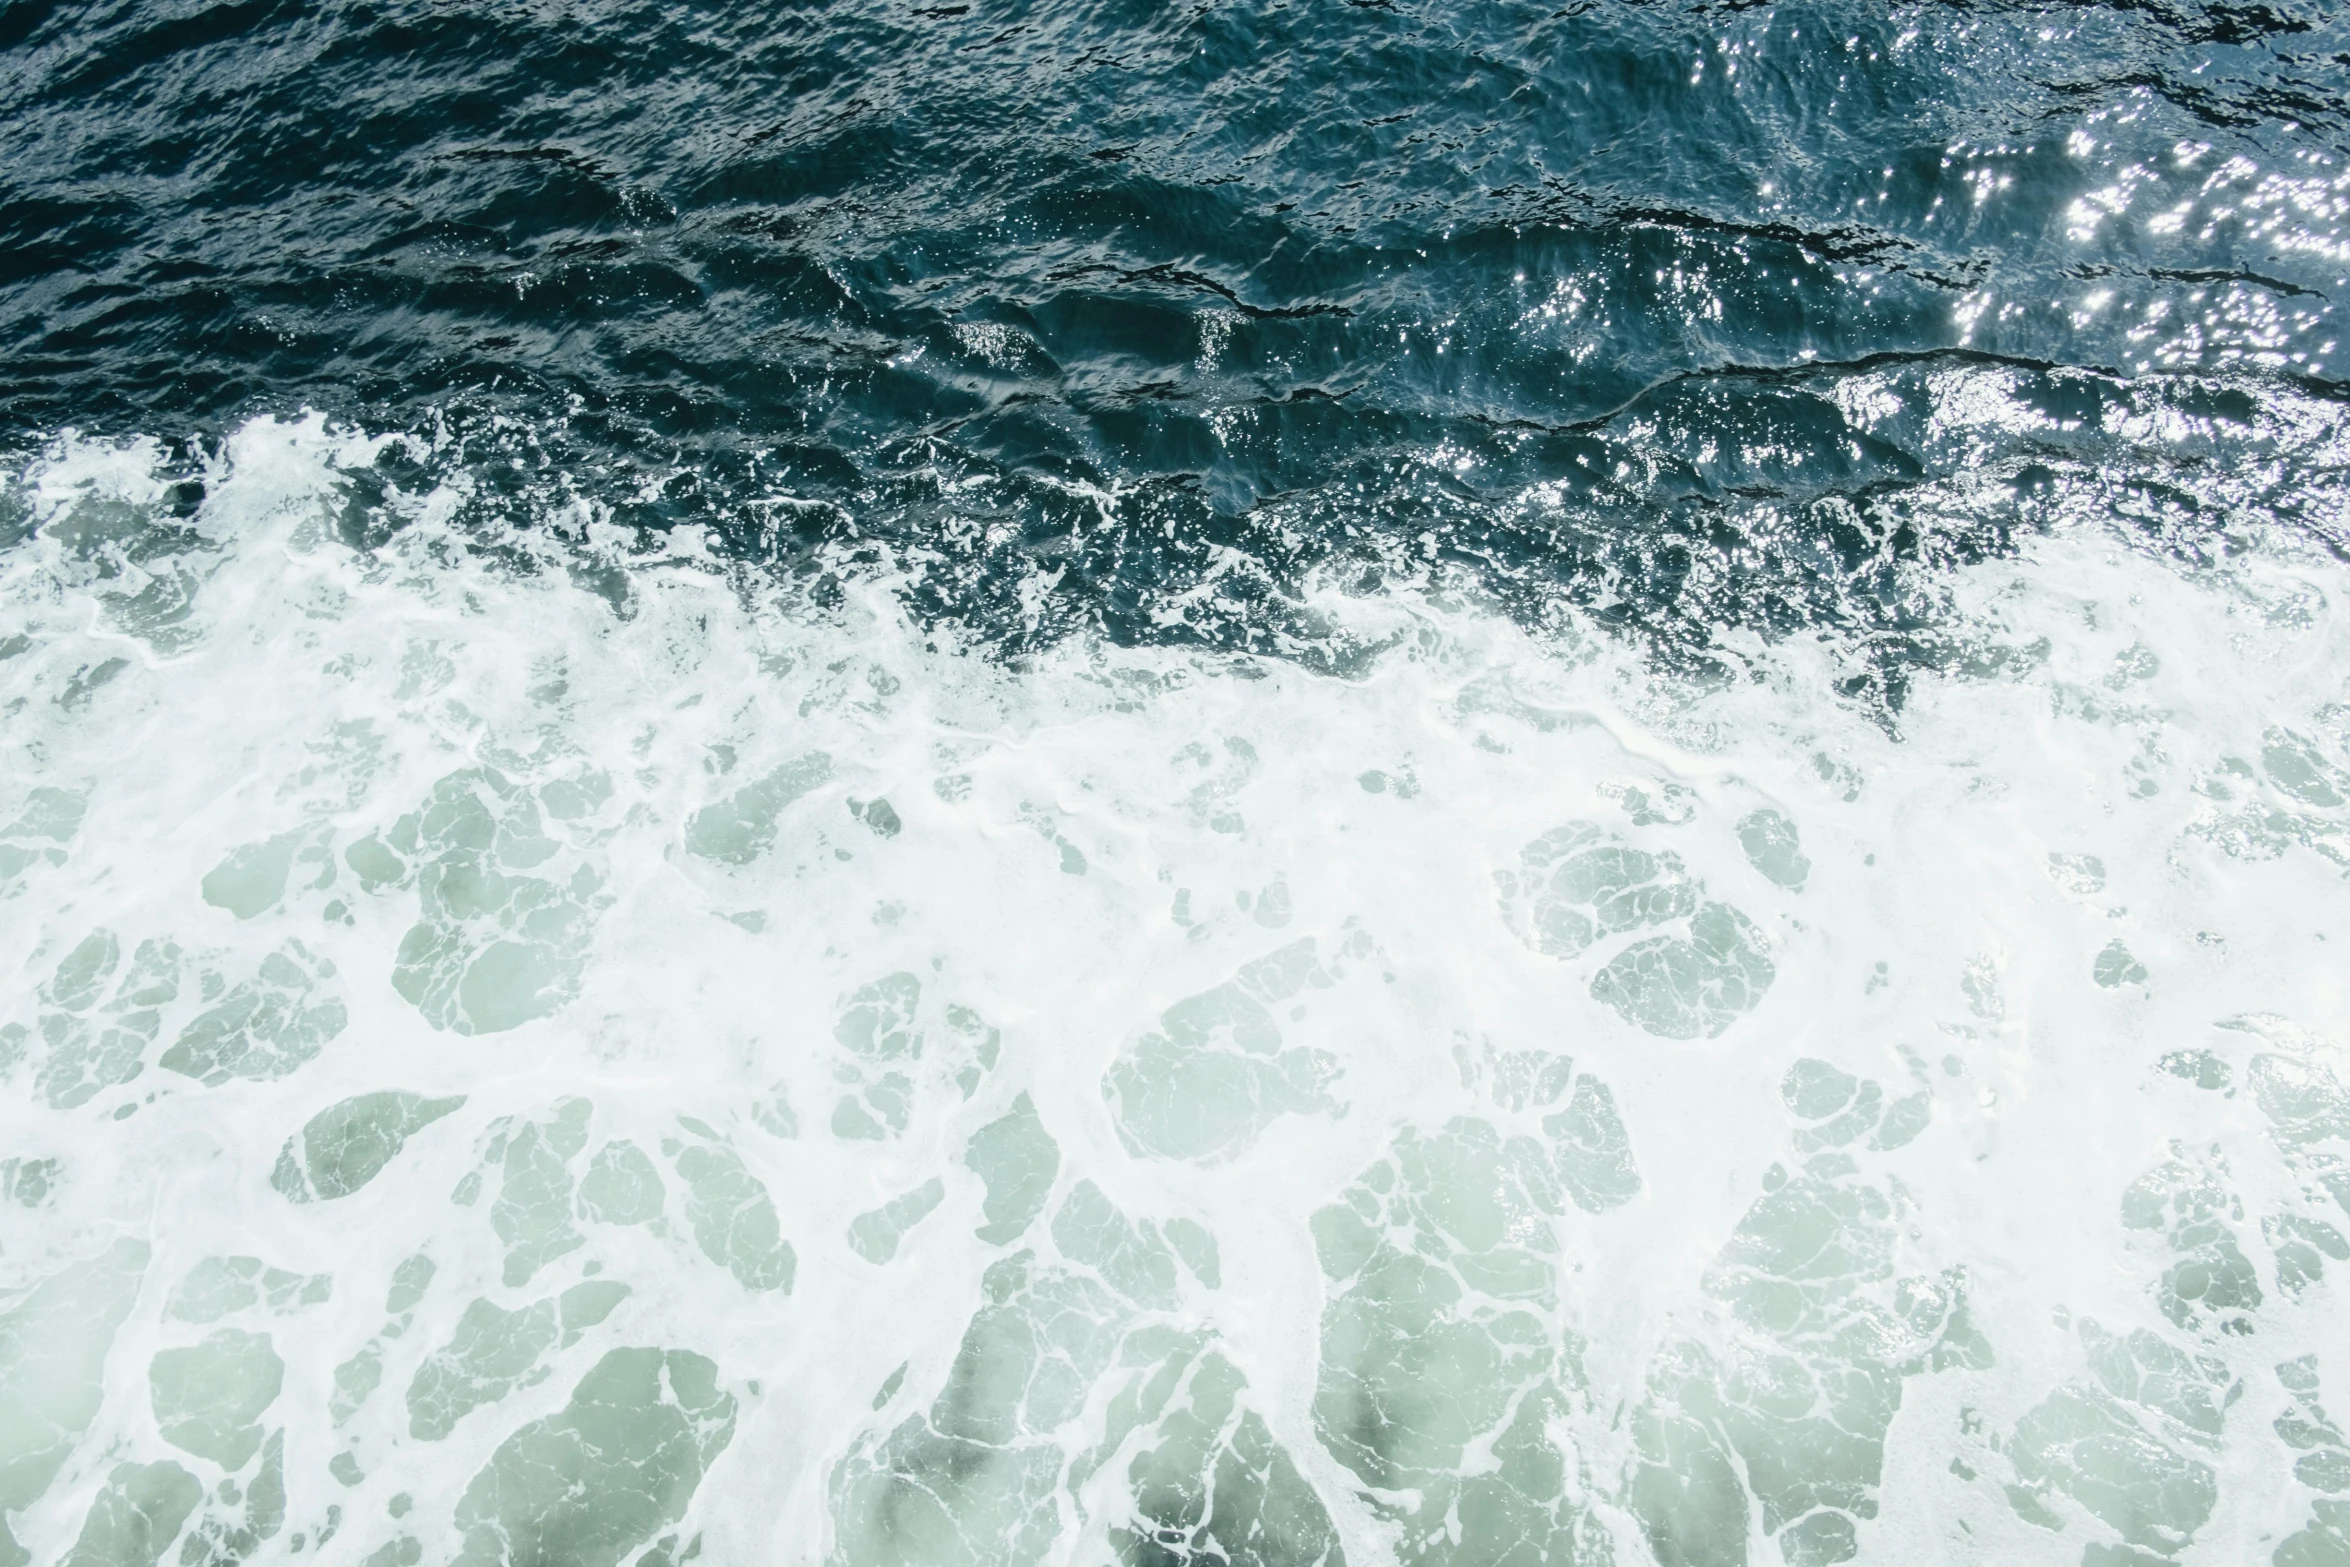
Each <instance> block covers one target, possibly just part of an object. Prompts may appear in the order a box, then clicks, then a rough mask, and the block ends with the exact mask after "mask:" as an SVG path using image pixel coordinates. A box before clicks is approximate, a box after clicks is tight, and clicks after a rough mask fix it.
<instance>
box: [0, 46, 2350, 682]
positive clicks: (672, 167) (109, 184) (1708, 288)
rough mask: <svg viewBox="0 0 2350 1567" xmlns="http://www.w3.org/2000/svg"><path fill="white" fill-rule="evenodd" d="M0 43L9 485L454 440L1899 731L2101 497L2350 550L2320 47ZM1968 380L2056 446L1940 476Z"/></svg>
mask: <svg viewBox="0 0 2350 1567" xmlns="http://www.w3.org/2000/svg"><path fill="white" fill-rule="evenodd" d="M0 48H4V49H5V55H4V56H0V59H4V61H5V64H4V66H0V122H4V123H5V125H6V127H7V131H8V134H7V137H6V140H5V143H4V147H0V362H4V364H5V368H6V374H5V375H4V376H0V427H4V428H5V430H6V431H7V432H8V433H9V435H10V436H11V437H12V438H13V440H14V441H15V442H16V444H18V445H20V446H23V445H29V444H32V443H35V442H37V441H38V440H40V439H42V438H44V437H45V436H46V435H47V434H48V433H49V432H52V431H54V430H56V429H58V428H60V427H67V426H71V427H75V428H79V429H82V430H85V431H99V432H107V431H120V432H133V431H135V432H139V433H144V434H150V435H162V436H165V437H167V438H170V439H173V440H175V441H178V442H181V443H183V444H184V449H185V450H186V452H187V453H188V454H189V458H190V461H191V464H192V463H193V461H194V460H195V458H196V456H197V455H198V454H200V453H201V452H202V451H203V450H204V449H205V443H207V442H208V441H209V440H213V439H216V438H217V437H218V436H219V435H220V434H221V432H223V431H224V430H226V429H229V428H233V427H234V426H235V425H236V424H237V423H239V422H241V421H242V420H244V419H246V418H248V417H250V416H251V415H253V414H254V413H256V412H261V411H280V412H285V411H292V410H297V409H300V408H315V409H319V410H323V411H326V412H328V413H330V414H331V415H333V416H335V417H338V418H342V419H347V420H352V421H358V422H360V423H362V424H364V425H366V426H367V427H370V428H401V429H411V430H419V431H431V432H435V433H436V434H437V435H439V436H441V437H443V438H444V439H443V440H442V442H441V444H440V445H439V447H438V448H437V450H438V452H439V453H440V458H439V462H440V464H441V465H442V467H443V469H444V470H446V469H462V470H464V471H466V472H468V473H469V474H471V475H472V476H473V478H474V481H475V482H474V489H473V494H472V499H471V501H470V502H469V505H470V507H472V508H473V509H474V510H475V511H476V512H477V513H478V520H479V521H480V523H481V524H482V526H483V528H484V529H485V530H487V531H493V532H494V531H495V529H496V528H498V527H502V526H508V525H517V524H518V525H521V526H526V527H537V526H543V525H544V519H545V518H546V517H547V516H548V515H549V514H550V512H551V511H552V510H554V509H557V508H559V507H560V506H561V505H563V504H564V503H566V502H568V501H570V500H572V499H574V498H578V497H586V498H588V499H589V500H591V501H592V502H594V503H595V504H596V505H598V506H600V507H604V508H608V510H609V514H610V515H611V516H613V517H614V518H615V519H616V520H619V521H621V522H623V523H627V524H632V525H637V526H640V527H643V528H646V529H651V530H660V529H663V528H666V527H669V526H674V525H675V524H677V523H680V522H696V523H703V524H707V525H709V526H710V527H712V528H713V529H714V530H715V531H716V533H717V535H718V536H719V537H720V539H721V540H722V541H723V543H724V545H725V546H726V547H728V548H730V549H731V550H732V551H734V552H736V553H737V554H739V555H740V556H741V557H743V558H744V559H745V560H748V561H755V562H769V563H773V564H774V565H776V566H777V567H778V568H779V569H781V570H784V571H786V572H787V573H788V572H796V573H799V574H802V575H805V576H807V577H808V578H809V579H810V580H811V581H814V582H817V583H818V584H819V585H821V582H822V579H823V577H824V574H825V573H826V572H827V571H831V572H837V570H838V569H839V565H840V562H841V561H842V560H844V559H847V560H851V561H853V560H855V559H857V558H859V555H860V552H862V553H863V554H864V555H866V556H869V557H871V558H872V559H874V560H876V561H879V560H882V559H884V558H887V559H888V560H889V561H891V562H892V563H893V565H894V566H895V567H896V568H897V569H900V570H902V571H903V572H904V573H905V574H906V576H905V583H904V589H903V591H904V592H905V593H906V595H907V597H908V599H909V601H910V602H911V603H912V604H913V605H914V606H915V607H916V608H917V610H918V611H919V612H920V613H922V614H924V615H927V616H933V617H937V618H939V619H942V620H946V621H952V622H959V623H961V624H962V625H964V626H966V627H969V628H971V629H973V630H975V631H977V632H978V633H979V634H980V635H981V636H982V637H984V638H985V639H987V640H989V641H991V642H993V643H996V644H998V645H1001V646H1004V647H1006V648H1010V649H1017V648H1020V647H1025V646H1033V645H1036V644H1038V643H1040V642H1045V641H1050V640H1051V639H1053V638H1055V637H1057V636H1060V635H1062V634H1065V633H1066V632H1067V631H1069V630H1071V629H1077V628H1085V629H1092V630H1099V631H1102V632H1106V633H1107V634H1108V635H1110V636H1112V637H1113V638H1116V639H1118V640H1127V641H1131V640H1149V639H1168V638H1173V639H1179V640H1200V641H1206V642H1210V643H1216V644H1223V645H1230V646H1236V647H1252V648H1260V649H1265V650H1272V651H1281V650H1294V649H1297V648H1301V647H1311V646H1315V645H1316V635H1315V631H1314V628H1313V627H1312V625H1311V624H1309V623H1308V622H1307V619H1306V617H1303V616H1302V614H1301V611H1300V610H1299V608H1298V602H1297V595H1298V591H1299V586H1300V584H1301V583H1302V582H1303V581H1305V580H1306V579H1307V578H1308V577H1309V576H1310V575H1311V574H1312V573H1314V572H1316V571H1324V572H1327V573H1330V574H1331V575H1332V577H1333V579H1334V580H1338V581H1341V582H1344V583H1346V584H1349V585H1352V586H1360V587H1372V586H1376V585H1377V584H1379V583H1382V582H1386V581H1390V580H1395V579H1397V578H1407V579H1411V580H1422V579H1425V578H1428V577H1430V576H1431V575H1434V576H1437V577H1442V578H1445V579H1446V580H1452V581H1459V582H1462V583H1464V584H1466V585H1469V586H1471V587H1473V588H1475V589H1476V590H1478V591H1480V592H1483V593H1485V594H1488V595H1490V596H1492V597H1494V598H1496V599H1498V600H1499V601H1500V602H1502V603H1503V604H1504V605H1505V606H1506V607H1508V608H1509V609H1510V610H1511V612H1513V613H1516V614H1518V615H1520V616H1521V617H1523V618H1526V619H1528V620H1530V621H1534V622H1539V621H1540V620H1542V619H1543V617H1544V616H1546V615H1548V614H1551V613H1554V612H1555V610H1556V608H1557V607H1558V606H1559V605H1561V604H1574V605H1578V606H1580V607H1582V608H1583V609H1586V610H1591V611H1596V612H1597V613H1599V614H1600V615H1601V616H1602V617H1603V618H1606V619H1611V620H1615V621H1619V622H1622V623H1625V624H1627V625H1631V626H1636V627H1639V628H1642V629H1643V630H1645V631H1647V632H1649V633H1651V634H1652V635H1653V636H1654V637H1655V639H1656V645H1657V646H1658V647H1660V649H1662V650H1664V651H1665V652H1666V653H1667V654H1669V655H1671V656H1674V657H1676V658H1680V659H1683V660H1696V661H1700V662H1702V661H1705V660H1707V659H1710V658H1712V657H1714V656H1715V655H1714V654H1713V653H1711V652H1709V648H1710V647H1711V646H1712V645H1713V644H1714V643H1715V642H1716V641H1717V640H1718V633H1719V632H1720V630H1721V629H1722V628H1724V627H1726V626H1740V627H1751V628H1759V629H1763V630H1765V631H1768V632H1773V633H1785V632H1788V631H1791V630H1796V629H1800V628H1807V627H1817V626H1828V627H1834V628H1842V629H1843V630H1846V631H1849V632H1850V633H1852V634H1853V635H1854V636H1855V637H1857V638H1858V641H1859V643H1860V644H1861V645H1863V646H1864V647H1865V648H1866V649H1867V650H1868V651H1867V652H1866V653H1865V655H1864V656H1863V658H1862V660H1861V662H1862V664H1863V665H1865V666H1866V668H1865V669H1864V672H1863V674H1862V675H1861V676H1859V677H1856V679H1857V680H1858V685H1857V686H1856V690H1861V689H1865V690H1867V691H1869V692H1872V693H1874V694H1875V695H1876V696H1878V697H1880V698H1890V699H1891V700H1893V701H1895V702H1898V699H1899V696H1900V688H1901V683H1902V681H1903V680H1904V679H1905V678H1906V677H1905V675H1904V673H1903V671H1904V669H1905V668H1907V667H1909V666H1910V665H1912V664H1914V663H1916V662H1917V661H1919V660H1921V659H1922V660H1925V661H1927V662H1932V661H1934V660H1935V659H1936V658H1937V657H1938V656H1939V655H1937V654H1936V652H1935V650H1934V648H1933V646H1932V640H1933V639H1932V636H1931V632H1930V626H1931V621H1932V618H1933V616H1932V609H1931V605H1930V603H1928V602H1926V601H1925V600H1924V599H1921V597H1920V594H1919V590H1918V588H1917V586H1916V583H1917V581H1918V580H1920V579H1919V575H1918V573H1917V572H1916V571H1915V570H1914V568H1916V567H1918V566H1920V565H1924V566H1927V567H1930V566H1931V565H1932V564H1933V563H1934V562H1936V561H1940V560H1966V559H1973V558H1978V557H1980V556H1981V555H1983V554H1985V553H1989V552H1996V551H1999V550H2002V549H2006V548H2009V547H2011V544H2012V541H2013V539H2014V538H2015V537H2016V536H2017V534H2018V533H2019V532H2028V531H2030V530H2033V529H2036V528H2041V527H2045V526H2048V525H2049V523H2050V519H2051V517H2052V516H2054V515H2055V514H2057V513H2059V512H2061V511H2062V510H2063V509H2064V508H2066V507H2067V506H2072V507H2076V508H2077V507H2083V506H2086V507H2089V508H2092V509H2096V510H2099V511H2103V512H2108V513H2110V512H2112V511H2114V510H2116V509H2119V510H2122V511H2124V512H2132V513H2133V514H2138V513H2142V514H2143V528H2144V531H2145V532H2146V533H2147V535H2148V536H2149V538H2150V539H2152V540H2153V541H2154V542H2155V543H2156V545H2157V546H2158V547H2161V548H2170V549H2188V550H2200V549H2208V548H2219V547H2224V544H2223V543H2215V542H2214V541H2215V540H2219V539H2221V538H2222V537H2223V536H2224V534H2225V532H2226V530H2227V529H2228V528H2229V527H2231V526H2239V525H2242V524H2243V523H2244V522H2245V520H2246V518H2247V517H2250V518H2251V520H2253V521H2256V522H2258V523H2260V524H2262V525H2279V526H2285V527H2289V528H2295V529H2306V530H2316V531H2318V532H2320V533H2322V534H2324V535H2325V536H2327V537H2329V538H2330V537H2333V536H2336V535H2338V534H2339V533H2341V531H2342V529H2343V504H2342V501H2343V492H2342V488H2341V483H2340V477H2339V474H2338V472H2337V471H2336V470H2337V468H2338V460H2334V459H2328V458H2327V457H2326V456H2325V454H2324V453H2323V452H2322V451H2318V450H2315V449H2311V448H2308V447H2306V446H2296V445H2295V443H2294V440H2293V438H2292V436H2291V434H2290V433H2289V432H2286V431H2281V430H2280V429H2279V428H2277V427H2274V426H2271V425H2264V424H2263V422H2262V419H2261V411H2262V410H2263V409H2265V408H2271V407H2273V406H2275V405H2276V403H2277V399H2279V398H2285V399H2289V400H2292V401H2293V402H2294V403H2295V405H2296V406H2300V405H2303V404H2306V403H2309V402H2311V401H2315V402H2318V403H2323V402H2328V401H2332V400H2336V399H2338V398H2339V396H2340V395H2341V383H2340V381H2339V380H2338V379H2337V377H2338V376H2339V374H2340V372H2341V370H2342V368H2343V365H2344V363H2345V361H2344V359H2343V357H2342V351H2341V350H2339V349H2338V348H2337V347H2336V345H2335V336H2336V333H2337V329H2338V324H2337V321H2336V317H2335V315H2334V309H2335V305H2336V302H2337V300H2338V298H2339V296H2340V295H2341V293H2342V291H2343V289H2344V286H2345V285H2344V282H2343V279H2344V277H2345V275H2350V223H2346V216H2345V215H2346V213H2350V181H2346V179H2345V171H2346V169H2350V23H2346V22H2345V19H2344V16H2343V13H2341V12H2339V11H2334V10H2332V9H2331V8H2328V7H2325V6H2322V5H2318V4H2315V3H2312V0H2296V3H2288V4H2281V5H2277V6H2270V5H2265V4H2251V5H2189V4H2176V5H2173V4H2130V5H2113V6H2106V7H2063V6H2034V5H1984V6H1964V5H1953V6H1901V7H1896V8H1894V9H1892V10H1890V11H1887V10H1886V9H1885V8H1882V7H1871V6H1855V5H1820V4H1787V5H1736V4H1723V5H1705V4H1700V5H1691V6H1678V5H1637V4H1591V3H1584V4H1574V5H1568V6H1565V7H1563V8H1556V9H1554V8H1551V7H1549V6H1529V5H1518V4H1480V5H1476V6H1459V5H1455V6H1445V5H1436V4H1410V3H1404V0H1393V3H1391V0H1345V3H1340V0H1327V3H1320V0H1317V3H1311V4H1287V3H1256V0H1252V3H1246V4H1202V5H1181V6H1177V5H1155V6H1154V5H1142V4H1131V3H1100V4H1020V3H1004V0H974V3H969V4H940V5H912V4H874V3H867V0H856V3H835V4H786V5H760V6H750V5H682V4H679V5H626V4H557V3H542V4H496V5H492V4H470V3H373V0H370V3H355V4H296V3H283V0H281V3H271V0H253V3H236V4H214V5H206V4H187V3H178V0H174V3H163V4H157V3H138V4H115V5H77V4H59V3H45V0H18V3H15V4H12V5H10V6H8V7H7V8H6V10H5V11H4V12H0ZM1856 377H1857V378H1864V379H1865V380H1866V382H1867V385H1868V386H1869V388H1870V389H1871V390H1870V391H1869V393H1868V395H1869V397H1871V398H1873V399H1876V400H1877V401H1878V403H1881V402H1882V400H1883V398H1885V397H1891V398H1893V399H1894V400H1895V402H1896V403H1897V404H1899V405H1900V407H1899V410H1898V411H1897V412H1896V413H1895V414H1894V415H1892V416H1890V417H1888V416H1887V415H1886V413H1885V411H1884V409H1883V408H1882V407H1879V408H1878V409H1877V412H1876V414H1875V415H1874V416H1872V417H1871V418H1869V419H1867V420H1865V421H1861V420H1856V418H1855V417H1854V414H1853V409H1852V398H1853V395H1854V394H1853V393H1852V391H1851V388H1852V387H1853V386H1854V385H1855V384H1856ZM1954 377H1956V378H1960V380H1962V381H1969V383H1970V384H1972V383H1981V384H1982V385H1985V386H1988V387H1995V388H1996V389H1997V392H1996V395H1997V396H1999V397H2000V398H2003V399H2005V400H2007V401H2008V402H2010V403H2012V404H2013V405H2014V406H2016V407H2018V408H2021V409H2024V410H2027V411H2029V412H2030V413H2031V414H2033V415H2034V416H2035V417H2032V418H2027V419H2021V420H2011V421H2009V423H2010V424H2013V425H2017V426H2018V428H2015V429H2013V430H2012V431H2010V432H2009V433H2007V434H2005V435H1997V436H1995V437H1986V436H1984V434H1983V432H1982V430H1981V429H1979V428H1978V429H1977V430H1975V431H1974V432H1972V433H1971V434H1970V436H1969V438H1967V439H1965V440H1957V441H1952V440H1946V439H1942V438H1940V437H1939V435H1938V419H1939V416H1938V415H1937V413H1936V409H1937V408H1938V407H1942V406H1944V405H1946V404H1947V401H1948V399H1949V397H1950V396H1951V395H1952V393H1951V388H1952V386H1953V385H1955V384H1958V383H1957V382H1954V381H1953V379H1952V378H1954ZM1970 378H1971V379H1970ZM2022 426H2030V427H2029V428H2024V427H2022ZM2130 431H2135V432H2137V433H2136V434H2131V433H2127V432H2130ZM2261 464H2266V465H2268V466H2269V468H2270V470H2271V473H2272V481H2273V482H2271V483H2269V484H2267V485H2265V486H2254V487H2253V488H2252V489H2250V490H2245V489H2243V488H2242V487H2241V486H2238V487H2236V488H2232V489H2229V490H2228V491H2227V493H2225V494H2221V493H2219V492H2217V491H2215V490H2214V489H2213V487H2212V484H2211V483H2210V482H2209V481H2210V480H2211V479H2212V478H2213V476H2214V475H2215V474H2217V473H2221V472H2235V473H2241V472H2242V471H2243V470H2244V469H2246V468H2247V467H2250V466H2257V465H2261ZM191 471H192V469H191ZM430 477H431V475H429V474H426V473H423V472H418V471H409V470H408V469H406V468H401V467H390V466H387V467H386V469H385V470H384V471H382V472H380V473H377V474H374V475H362V476H357V477H356V478H355V481H354V488H353V496H352V509H351V519H350V527H351V529H352V530H353V535H354V537H355V538H358V539H364V538H365V537H367V535H368V533H369V530H370V529H378V530H380V529H382V528H384V527H388V526H390V525H391V524H390V523H389V522H388V521H386V520H385V519H386V516H387V514H386V513H384V512H383V511H382V509H381V507H380V506H379V505H377V504H376V503H377V502H378V501H380V499H381V498H382V495H383V494H384V493H387V488H386V487H388V488H389V489H398V488H401V487H408V488H414V487H416V486H418V485H421V484H423V483H426V482H428V480H429V479H430ZM1954 485H1958V486H1960V487H1961V488H1963V489H1964V491H1965V493H1964V495H1963V497H1956V496H1955V492H1954V490H1953V486H1954ZM189 500H190V504H192V503H193V492H192V491H191V494H190V497H189ZM2247 509H2248V510H2247ZM2231 513H2235V514H2233V515H2231ZM819 557H821V561H822V563H821V564H819ZM1930 575H1931V573H1930V571H1929V572H1927V573H1926V576H1928V577H1930ZM1928 597H1930V595H1928ZM1325 651H1326V650H1325Z"/></svg>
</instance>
